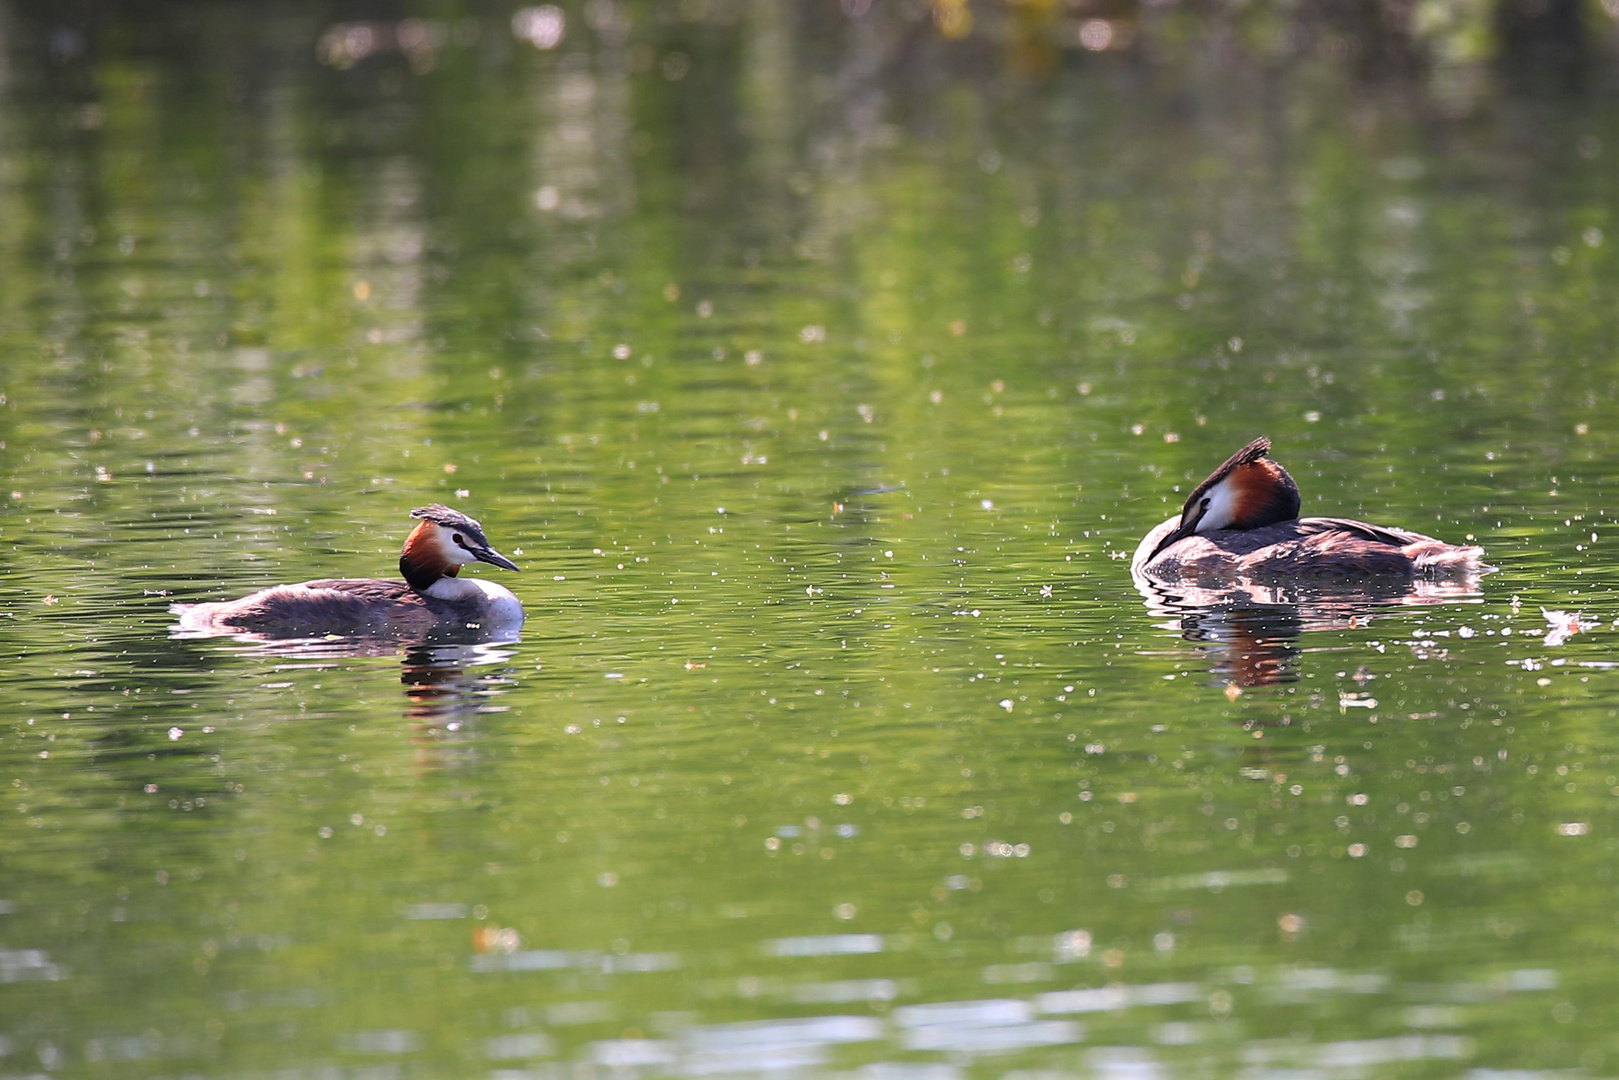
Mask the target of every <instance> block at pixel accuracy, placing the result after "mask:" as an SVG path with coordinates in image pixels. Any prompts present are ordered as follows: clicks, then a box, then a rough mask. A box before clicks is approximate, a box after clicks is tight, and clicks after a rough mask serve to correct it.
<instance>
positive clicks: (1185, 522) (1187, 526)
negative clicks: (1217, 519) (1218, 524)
mask: <svg viewBox="0 0 1619 1080" xmlns="http://www.w3.org/2000/svg"><path fill="white" fill-rule="evenodd" d="M1208 512H1209V504H1208V500H1207V499H1204V500H1203V505H1201V506H1199V507H1198V508H1197V512H1196V513H1193V514H1184V515H1182V516H1181V523H1180V526H1179V527H1178V528H1177V529H1175V531H1174V532H1172V533H1170V534H1169V535H1168V536H1166V537H1164V538H1163V539H1162V540H1160V541H1158V546H1157V547H1155V548H1153V549H1152V554H1151V555H1149V556H1147V559H1148V561H1151V560H1153V559H1156V558H1157V557H1158V553H1159V552H1160V551H1162V550H1164V549H1165V548H1166V547H1168V546H1169V545H1171V544H1173V543H1175V542H1176V541H1178V540H1184V539H1186V538H1187V537H1188V536H1191V535H1192V534H1194V533H1195V532H1197V523H1198V522H1200V521H1202V520H1203V515H1204V514H1206V513H1208Z"/></svg>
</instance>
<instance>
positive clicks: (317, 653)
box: [170, 628, 518, 768]
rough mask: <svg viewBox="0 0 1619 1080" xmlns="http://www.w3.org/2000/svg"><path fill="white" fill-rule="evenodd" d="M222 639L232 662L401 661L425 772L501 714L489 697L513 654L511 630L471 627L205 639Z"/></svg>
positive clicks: (447, 760)
mask: <svg viewBox="0 0 1619 1080" xmlns="http://www.w3.org/2000/svg"><path fill="white" fill-rule="evenodd" d="M170 636H171V637H175V638H182V639H189V640H196V639H197V638H198V637H199V635H196V634H193V633H189V632H186V631H185V630H182V629H179V628H176V629H175V630H174V631H172V632H171V634H170ZM208 636H213V637H220V638H222V639H223V642H222V644H223V647H224V648H225V649H226V650H227V651H229V652H231V653H234V654H235V655H237V656H249V657H275V658H280V659H285V660H301V661H307V662H310V663H312V664H314V665H315V666H324V667H329V666H332V664H331V663H330V662H331V661H335V660H344V659H357V658H365V657H384V656H396V657H398V658H399V663H400V672H399V682H400V685H401V686H402V687H403V688H404V692H405V712H404V716H405V719H406V720H407V721H409V722H410V725H411V730H412V738H413V740H414V741H415V742H416V744H417V746H418V748H419V749H418V754H417V760H418V764H419V765H421V766H423V767H436V768H444V767H453V766H455V765H458V764H461V763H462V762H463V760H464V759H465V758H466V757H467V751H459V752H457V751H451V750H449V749H448V747H449V746H450V745H452V744H451V743H450V742H447V740H455V741H457V742H461V743H464V742H465V741H466V739H467V737H468V736H469V735H470V734H471V732H472V731H473V730H474V721H475V720H476V719H477V718H478V717H479V716H480V715H483V714H486V713H490V712H498V711H503V706H498V705H495V704H494V703H493V700H492V699H493V698H495V697H498V696H499V695H501V694H503V693H505V692H506V689H507V688H508V687H509V686H510V685H511V683H512V676H511V668H510V666H509V662H510V661H511V659H512V658H513V657H514V656H515V655H516V650H515V648H513V646H515V645H516V644H517V641H518V635H517V632H516V631H515V630H506V631H501V632H498V633H488V632H479V631H476V630H474V629H471V628H457V629H456V630H454V631H437V632H433V633H427V634H414V635H401V634H366V635H355V636H350V637H340V636H336V635H333V636H329V637H319V638H277V637H272V636H268V635H263V634H252V633H237V634H228V635H208Z"/></svg>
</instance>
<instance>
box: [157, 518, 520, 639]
mask: <svg viewBox="0 0 1619 1080" xmlns="http://www.w3.org/2000/svg"><path fill="white" fill-rule="evenodd" d="M410 516H411V517H413V518H419V519H421V524H420V525H417V526H416V528H415V529H413V530H411V534H410V536H408V537H406V539H405V546H404V550H402V551H401V552H400V553H399V572H400V573H401V574H403V575H404V576H405V580H404V581H378V580H376V579H375V578H333V579H328V580H322V581H305V582H302V583H300V584H297V585H276V586H273V587H271V588H268V589H263V590H261V591H259V592H256V593H253V594H252V595H251V596H244V597H242V598H241V599H240V600H230V601H227V602H224V603H211V604H192V605H183V604H177V605H175V607H174V608H173V610H174V612H175V613H176V614H177V615H179V616H180V625H179V630H180V631H181V632H182V633H186V634H197V635H210V634H252V635H257V636H260V637H268V638H305V637H326V636H332V635H337V636H345V635H360V636H376V635H399V636H405V635H419V634H430V633H433V632H435V631H438V632H445V633H450V634H456V635H462V634H465V633H466V632H467V631H473V632H474V633H476V634H481V635H494V634H502V633H510V632H513V631H515V630H517V629H518V628H519V627H521V626H522V625H523V605H522V604H521V603H519V602H518V599H517V597H515V596H513V595H512V594H511V592H510V591H508V590H507V589H505V588H503V587H502V586H500V585H496V584H495V583H494V582H492V581H483V580H480V579H478V578H461V577H457V576H456V575H457V574H458V573H459V572H460V570H461V567H463V566H465V565H466V564H467V563H471V562H486V563H490V564H492V565H494V566H499V567H503V568H504V569H507V570H516V569H517V564H516V563H514V562H512V561H511V560H510V559H508V558H506V556H504V555H502V554H501V553H500V552H498V551H496V550H495V549H494V548H492V547H490V546H489V541H488V540H487V539H485V537H484V535H483V527H482V526H481V525H479V524H478V523H477V522H476V521H474V520H473V519H472V518H470V517H467V515H465V514H463V513H461V512H460V511H459V510H451V509H450V508H449V507H448V506H440V505H438V504H437V503H435V504H434V505H432V506H419V507H417V508H416V509H414V510H412V511H411V512H410Z"/></svg>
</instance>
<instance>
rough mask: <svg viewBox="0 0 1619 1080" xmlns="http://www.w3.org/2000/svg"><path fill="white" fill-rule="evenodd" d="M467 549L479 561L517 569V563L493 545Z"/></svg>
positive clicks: (503, 567)
mask: <svg viewBox="0 0 1619 1080" xmlns="http://www.w3.org/2000/svg"><path fill="white" fill-rule="evenodd" d="M467 550H468V551H469V552H471V553H472V555H473V557H474V558H476V559H477V560H478V561H479V562H486V563H489V564H490V565H491V566H498V567H500V568H501V569H502V570H516V569H517V564H516V563H514V562H512V561H511V560H510V559H508V558H506V556H504V555H502V554H501V553H500V552H498V551H496V550H495V549H494V548H492V547H468V548H467Z"/></svg>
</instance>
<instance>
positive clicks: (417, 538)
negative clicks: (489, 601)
mask: <svg viewBox="0 0 1619 1080" xmlns="http://www.w3.org/2000/svg"><path fill="white" fill-rule="evenodd" d="M410 516H411V517H413V518H420V519H421V524H420V525H418V526H416V528H415V529H413V530H411V534H410V535H409V536H408V537H406V538H405V548H404V550H403V551H401V552H400V553H399V572H400V573H401V574H403V575H404V577H405V580H406V581H407V582H409V583H410V586H411V588H413V589H415V590H416V591H417V592H421V591H423V590H424V589H426V588H427V587H428V586H430V585H432V584H433V582H435V581H437V580H439V578H445V577H455V576H456V574H458V573H460V572H461V567H463V566H465V565H466V564H467V563H470V562H486V563H490V564H492V565H494V566H499V567H502V568H503V569H506V570H516V569H517V564H516V563H514V562H512V561H511V560H510V559H508V558H506V556H504V555H502V554H501V553H500V552H498V551H496V550H495V549H494V548H492V547H490V546H489V541H488V540H487V539H486V538H485V537H484V535H483V526H481V525H479V524H478V523H477V521H475V520H474V519H472V518H469V517H467V515H465V514H463V513H461V511H459V510H451V509H450V508H449V507H448V506H441V505H439V504H438V503H434V504H433V505H432V506H418V507H417V508H416V509H414V510H412V511H411V512H410Z"/></svg>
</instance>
